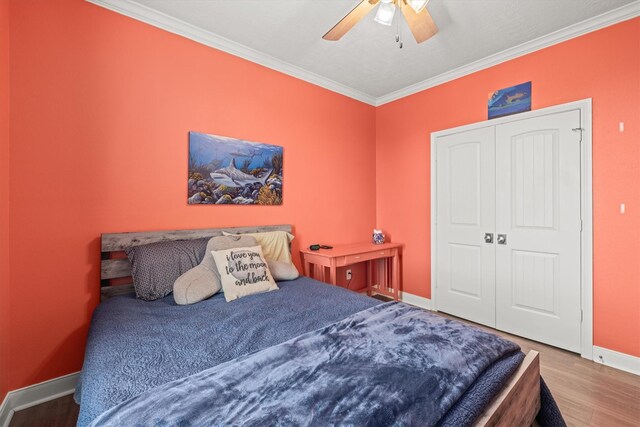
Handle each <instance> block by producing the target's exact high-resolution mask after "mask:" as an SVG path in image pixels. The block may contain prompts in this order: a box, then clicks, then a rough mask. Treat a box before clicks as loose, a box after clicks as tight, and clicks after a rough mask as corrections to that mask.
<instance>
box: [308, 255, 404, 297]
mask: <svg viewBox="0 0 640 427" xmlns="http://www.w3.org/2000/svg"><path fill="white" fill-rule="evenodd" d="M401 248H402V244H400V243H383V244H381V245H375V244H373V243H353V244H347V245H336V246H334V247H333V249H320V250H317V251H312V250H311V249H308V248H307V249H302V250H300V253H301V256H302V265H303V267H304V274H305V275H306V276H309V277H312V271H313V270H316V271H318V268H316V267H319V272H320V274H319V277H317V279H318V280H321V281H323V282H327V283H330V284H332V285H336V284H337V282H336V271H337V268H338V267H345V266H347V265H351V264H357V263H360V262H366V263H367V266H366V267H367V287H366V288H365V289H363V290H362V292H367V294H368V295H371V293H372V292H375V293H378V294H381V295H386V296H388V297H391V298H393V299H394V300H396V301H398V300H399V293H400V269H401V268H402V266H401V264H400V262H401V261H400V249H401ZM376 264H381V266H382V269H381V270H382V272H381V273H380V274H376V272H375V271H374V266H376ZM326 268H328V269H329V279H328V280H326V274H325V273H326V271H325V270H326ZM378 272H379V271H378ZM374 277H375V278H376V279H377V283H373V279H374Z"/></svg>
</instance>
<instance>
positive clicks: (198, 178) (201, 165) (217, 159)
mask: <svg viewBox="0 0 640 427" xmlns="http://www.w3.org/2000/svg"><path fill="white" fill-rule="evenodd" d="M187 194H188V195H187V197H188V199H187V202H188V203H189V204H190V205H202V204H204V205H281V204H282V147H280V146H277V145H270V144H262V143H258V142H250V141H244V140H242V139H236V138H229V137H227V136H219V135H208V134H206V133H199V132H189V178H188V193H187Z"/></svg>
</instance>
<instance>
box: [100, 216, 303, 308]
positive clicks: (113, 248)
mask: <svg viewBox="0 0 640 427" xmlns="http://www.w3.org/2000/svg"><path fill="white" fill-rule="evenodd" d="M223 231H226V232H228V233H258V232H263V231H287V232H289V233H290V232H291V225H289V224H285V225H262V226H255V227H225V228H201V229H195V230H164V231H142V232H135V233H111V234H103V235H102V247H101V252H102V254H101V262H100V299H101V300H105V299H108V298H111V297H113V296H116V295H122V294H127V293H130V292H133V280H132V279H131V263H130V262H129V259H127V257H126V256H124V254H123V252H122V251H124V249H125V248H127V247H131V246H140V245H146V244H149V243H156V242H166V241H171V240H193V239H200V238H203V237H214V236H221V235H222V232H223Z"/></svg>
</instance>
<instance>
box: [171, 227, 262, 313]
mask: <svg viewBox="0 0 640 427" xmlns="http://www.w3.org/2000/svg"><path fill="white" fill-rule="evenodd" d="M257 244H258V242H257V241H256V239H254V238H253V237H251V236H216V237H212V238H211V239H209V242H207V250H206V252H205V255H204V258H203V259H202V262H201V263H200V265H198V266H196V267H194V268H192V269H191V270H188V271H187V272H185V273H184V274H183V275H182V276H180V277H178V278H177V279H176V281H175V282H174V283H173V299H174V300H175V301H176V303H177V304H180V305H184V304H193V303H196V302H200V301H203V300H205V299H207V298H209V297H210V296H211V295H214V294H215V293H217V292H218V291H219V290H220V288H221V287H222V284H221V283H220V277H219V276H218V269H217V268H216V262H215V261H214V259H213V256H211V251H217V250H221V249H231V248H240V247H247V246H255V245H257Z"/></svg>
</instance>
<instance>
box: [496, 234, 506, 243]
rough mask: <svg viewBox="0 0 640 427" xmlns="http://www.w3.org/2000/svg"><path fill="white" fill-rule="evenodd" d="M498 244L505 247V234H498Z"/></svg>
mask: <svg viewBox="0 0 640 427" xmlns="http://www.w3.org/2000/svg"><path fill="white" fill-rule="evenodd" d="M498 244H499V245H506V244H507V235H506V234H498Z"/></svg>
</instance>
